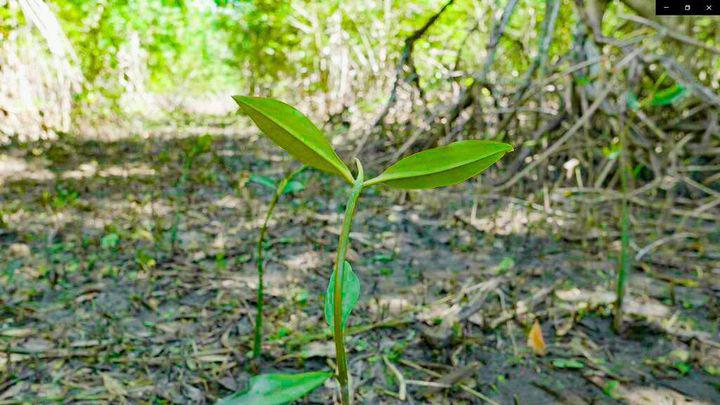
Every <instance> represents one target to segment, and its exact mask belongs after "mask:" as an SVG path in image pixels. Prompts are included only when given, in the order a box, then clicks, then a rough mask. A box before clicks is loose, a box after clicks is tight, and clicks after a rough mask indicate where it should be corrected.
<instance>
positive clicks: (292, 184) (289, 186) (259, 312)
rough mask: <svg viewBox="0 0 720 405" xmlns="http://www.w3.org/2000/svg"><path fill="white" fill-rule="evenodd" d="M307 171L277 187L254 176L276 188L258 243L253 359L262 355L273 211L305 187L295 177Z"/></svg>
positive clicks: (290, 174)
mask: <svg viewBox="0 0 720 405" xmlns="http://www.w3.org/2000/svg"><path fill="white" fill-rule="evenodd" d="M303 170H305V166H301V167H300V168H299V169H297V170H295V171H293V172H291V173H289V174H288V175H287V176H285V177H284V178H283V179H282V180H280V182H279V183H278V184H277V186H276V185H275V182H274V181H273V180H272V179H270V178H268V177H261V176H252V177H250V181H251V182H254V183H258V184H261V185H263V186H266V187H272V188H275V193H274V194H273V196H272V199H271V200H270V205H268V209H267V213H266V214H265V221H263V224H262V227H260V234H259V236H258V241H257V275H258V289H257V302H256V303H255V310H256V313H255V339H254V341H253V359H256V360H257V359H259V358H260V355H261V353H262V325H263V299H264V298H263V295H264V288H263V275H264V271H263V251H264V249H263V243H264V242H265V235H266V234H267V229H268V223H269V222H270V218H271V217H272V213H273V210H274V209H275V205H276V204H277V202H278V200H280V197H282V196H283V195H285V194H292V193H295V192H298V191H301V190H302V189H303V188H304V185H303V184H302V183H300V182H298V181H296V180H295V177H296V176H297V175H298V174H300V173H301V172H302V171H303Z"/></svg>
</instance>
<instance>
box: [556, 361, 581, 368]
mask: <svg viewBox="0 0 720 405" xmlns="http://www.w3.org/2000/svg"><path fill="white" fill-rule="evenodd" d="M552 365H553V366H555V367H557V368H583V367H585V363H583V362H582V361H580V360H575V359H555V360H553V361H552Z"/></svg>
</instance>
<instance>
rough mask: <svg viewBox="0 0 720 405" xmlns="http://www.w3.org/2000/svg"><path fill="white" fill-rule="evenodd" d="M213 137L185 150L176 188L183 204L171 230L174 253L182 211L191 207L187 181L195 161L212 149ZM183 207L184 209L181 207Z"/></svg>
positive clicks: (179, 204) (203, 137) (202, 139)
mask: <svg viewBox="0 0 720 405" xmlns="http://www.w3.org/2000/svg"><path fill="white" fill-rule="evenodd" d="M212 142H213V139H212V136H210V135H202V136H200V137H198V138H196V139H195V140H194V141H192V142H191V143H190V145H189V146H188V147H187V148H185V150H184V157H183V166H182V171H181V172H180V177H179V178H178V180H177V182H176V183H175V188H176V189H177V191H178V195H177V197H178V198H179V199H180V200H181V201H182V203H176V209H175V217H174V219H173V224H172V227H171V228H170V249H171V250H172V251H173V252H174V251H175V249H176V247H177V246H176V245H177V239H178V228H179V227H180V217H181V211H182V213H184V212H185V211H186V210H187V206H188V205H189V201H187V200H188V194H187V181H188V178H189V177H190V173H191V172H192V168H193V164H194V163H195V159H197V157H198V156H200V155H202V154H203V153H206V152H209V151H210V150H211V149H212ZM181 205H182V208H181V207H180V206H181Z"/></svg>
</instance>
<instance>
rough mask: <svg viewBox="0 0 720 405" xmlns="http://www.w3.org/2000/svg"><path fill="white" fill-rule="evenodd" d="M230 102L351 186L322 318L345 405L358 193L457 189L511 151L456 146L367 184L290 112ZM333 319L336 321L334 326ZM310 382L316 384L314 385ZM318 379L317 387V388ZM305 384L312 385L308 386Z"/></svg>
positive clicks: (355, 294) (273, 105) (356, 291)
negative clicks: (329, 335) (351, 247)
mask: <svg viewBox="0 0 720 405" xmlns="http://www.w3.org/2000/svg"><path fill="white" fill-rule="evenodd" d="M233 98H234V99H235V101H236V102H237V103H238V105H239V106H240V108H241V109H242V111H243V112H244V113H245V114H247V115H248V116H249V117H250V118H251V119H252V120H253V122H254V123H255V125H257V126H258V127H259V128H260V130H261V131H262V132H263V133H264V134H265V135H267V136H268V137H269V138H270V139H271V140H272V141H273V142H274V143H275V144H277V145H278V146H280V147H281V148H283V149H285V150H286V151H287V152H288V153H290V155H292V156H293V157H294V158H295V159H297V160H299V161H300V162H301V163H303V164H305V165H307V166H310V167H314V168H316V169H319V170H321V171H324V172H327V173H330V174H334V175H337V176H339V177H340V178H342V179H343V180H345V182H347V183H348V184H349V185H350V186H351V189H350V194H349V197H348V202H347V205H346V208H345V216H344V218H343V222H342V226H341V231H340V237H339V240H338V247H337V254H336V257H335V263H334V268H333V272H332V274H331V275H330V283H329V284H328V288H327V291H326V295H325V317H326V320H327V322H328V324H329V325H330V327H331V328H332V330H333V340H334V342H335V354H336V361H337V373H336V374H335V378H336V379H337V381H338V384H339V388H340V397H341V400H342V403H343V404H349V403H350V400H351V395H350V381H349V376H348V362H347V354H346V351H345V328H346V325H347V320H348V318H349V316H350V313H351V311H352V309H353V307H354V306H355V305H356V304H357V302H358V300H359V298H360V279H359V278H358V276H357V275H356V274H355V273H354V272H353V269H352V266H351V265H350V263H349V262H347V260H346V256H347V251H348V246H349V241H350V239H349V234H350V229H351V228H352V221H353V217H354V216H355V212H356V209H357V206H358V201H359V199H360V195H361V194H362V192H363V190H365V189H367V188H369V187H372V186H376V185H386V186H388V187H391V188H396V189H402V190H412V189H431V188H436V187H443V186H449V185H452V184H457V183H461V182H463V181H465V180H468V179H470V178H471V177H474V176H476V175H478V174H480V173H481V172H483V171H484V170H485V169H487V168H488V167H490V166H491V165H493V164H494V163H495V162H497V161H498V160H500V159H501V158H502V157H503V156H504V155H505V154H506V153H508V152H510V151H512V146H510V145H508V144H506V143H500V142H492V141H482V140H466V141H459V142H455V143H451V144H449V145H445V146H441V147H438V148H433V149H428V150H425V151H422V152H418V153H415V154H413V155H410V156H407V157H405V158H402V159H400V160H399V161H397V162H395V163H394V164H392V165H390V167H388V168H387V169H385V171H384V172H382V173H381V174H380V175H379V176H377V177H374V178H370V179H367V180H366V179H365V173H364V170H363V166H362V164H361V163H360V161H359V160H358V159H355V165H356V167H357V173H356V175H355V176H353V175H352V172H351V171H350V168H348V167H347V166H346V165H345V163H344V162H343V161H342V160H341V159H340V157H339V156H338V155H337V153H336V152H335V150H334V149H333V147H332V145H331V144H330V141H329V140H328V139H327V138H326V137H325V135H323V133H322V132H321V131H320V130H319V129H318V128H317V127H316V126H315V125H314V124H313V123H312V122H311V121H310V120H309V119H308V118H307V117H306V116H304V115H303V114H302V113H301V112H299V111H298V110H296V109H295V108H293V107H291V106H289V105H287V104H285V103H283V102H280V101H277V100H273V99H270V98H261V97H246V96H235V97H233ZM337 319H340V320H341V321H340V322H335V320H337ZM308 374H311V375H312V376H313V379H312V381H310V379H308V378H305V377H304V376H306V375H308ZM330 376H331V374H329V373H325V374H323V373H320V372H314V373H304V374H293V375H277V374H276V375H264V376H257V377H255V378H254V379H253V381H251V383H250V388H248V390H247V391H245V392H243V393H237V394H234V395H233V396H231V397H229V398H226V400H231V402H223V403H238V404H239V403H249V401H251V400H256V401H261V400H262V401H263V403H270V402H268V399H267V398H270V395H275V394H276V393H277V392H280V391H278V390H275V389H269V390H263V391H262V393H263V394H262V395H264V396H260V394H258V392H260V391H258V390H255V388H254V387H255V385H257V384H258V382H259V381H265V380H266V379H269V378H283V379H285V380H283V381H284V383H283V384H279V383H278V384H274V385H273V386H280V385H281V386H282V387H283V390H282V392H284V393H290V391H292V392H291V393H290V394H292V395H290V394H287V395H283V396H282V400H283V401H285V402H291V401H293V400H296V399H298V398H300V397H301V396H303V395H305V394H307V393H308V392H310V390H306V389H305V388H308V387H310V386H313V385H314V387H313V388H312V389H314V388H315V387H317V386H319V385H320V384H322V381H324V380H325V379H327V378H329V377H330ZM315 377H317V379H314V378H315ZM320 379H322V381H320V382H318V381H319V380H320ZM293 382H297V384H298V386H302V387H303V389H297V390H288V389H287V388H288V386H289V385H291V384H292V383H293ZM309 382H313V384H310V383H309ZM273 398H275V397H273ZM278 398H279V397H278Z"/></svg>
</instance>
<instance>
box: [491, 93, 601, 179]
mask: <svg viewBox="0 0 720 405" xmlns="http://www.w3.org/2000/svg"><path fill="white" fill-rule="evenodd" d="M612 87H613V86H612V85H610V84H608V85H607V87H605V89H604V90H603V91H602V92H601V93H600V94H599V95H598V97H597V98H596V99H595V102H593V103H592V105H590V107H588V109H587V110H586V111H585V114H583V116H582V117H580V119H579V120H577V121H575V124H573V126H572V127H570V129H569V130H568V131H567V132H566V133H565V134H564V135H563V136H562V137H560V139H558V140H557V141H556V142H555V143H554V144H553V145H552V146H550V147H549V148H547V149H546V150H545V151H544V152H543V153H541V154H540V155H539V156H538V157H537V159H534V160H533V161H532V162H531V163H530V164H529V165H527V166H525V167H524V168H523V169H522V170H521V171H520V172H518V173H517V174H516V175H514V176H513V177H511V178H510V180H508V181H507V182H505V184H502V185H499V186H497V187H495V190H494V191H496V192H497V191H502V190H506V189H508V188H510V187H511V186H512V185H513V184H515V183H517V182H518V181H519V180H520V179H522V178H523V177H525V176H527V174H528V173H530V171H531V170H533V169H534V168H535V167H536V166H537V165H539V164H540V163H541V162H542V161H544V160H545V159H547V158H548V157H549V156H550V155H552V154H553V153H555V152H556V151H557V150H558V149H560V147H561V146H562V145H563V144H564V143H565V142H567V140H568V139H570V138H572V137H573V136H574V135H575V133H577V132H578V130H580V128H582V127H583V126H584V125H585V124H586V123H587V122H588V121H590V118H591V117H592V116H593V114H595V111H596V110H597V109H598V108H599V107H600V105H601V104H602V103H603V102H604V101H605V99H606V98H607V96H608V95H609V94H610V91H611V90H612Z"/></svg>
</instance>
